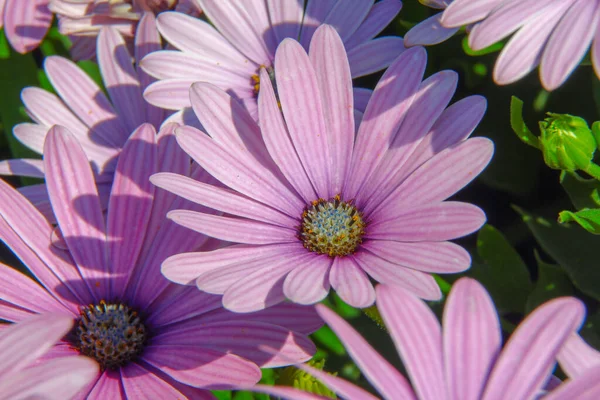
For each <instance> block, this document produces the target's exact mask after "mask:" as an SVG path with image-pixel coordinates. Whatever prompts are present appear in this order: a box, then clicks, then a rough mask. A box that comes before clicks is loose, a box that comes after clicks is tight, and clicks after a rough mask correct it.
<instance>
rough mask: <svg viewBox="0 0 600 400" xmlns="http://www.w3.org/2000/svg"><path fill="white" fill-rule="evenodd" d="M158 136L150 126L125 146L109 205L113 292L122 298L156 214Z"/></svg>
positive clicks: (143, 126) (145, 126) (130, 139)
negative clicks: (154, 182)
mask: <svg viewBox="0 0 600 400" xmlns="http://www.w3.org/2000/svg"><path fill="white" fill-rule="evenodd" d="M155 136H156V132H155V131H154V127H153V126H152V125H150V124H143V125H141V126H140V127H139V128H138V129H136V130H135V131H134V132H133V133H132V135H131V137H130V138H129V140H127V142H126V143H125V146H124V147H123V151H122V152H121V155H120V156H119V162H118V164H117V169H116V171H115V178H114V182H113V185H112V191H111V194H110V201H109V204H108V216H107V240H108V257H109V260H110V265H111V267H110V271H111V275H112V276H113V277H114V279H113V280H112V282H111V285H112V286H111V290H110V293H112V295H113V296H117V297H119V298H120V297H122V295H123V291H124V290H125V287H126V286H127V283H128V282H129V279H130V277H131V274H132V272H133V270H134V268H135V266H136V262H137V261H138V256H139V254H140V250H141V249H142V245H143V244H144V239H145V237H146V235H145V232H146V227H147V225H148V220H149V218H150V214H151V212H152V204H153V203H152V200H153V196H154V186H152V184H151V183H150V181H149V178H150V176H151V175H152V174H153V173H155V172H156V170H157V154H156V153H157V149H156V143H155ZM140 165H143V168H140Z"/></svg>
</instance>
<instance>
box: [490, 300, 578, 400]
mask: <svg viewBox="0 0 600 400" xmlns="http://www.w3.org/2000/svg"><path fill="white" fill-rule="evenodd" d="M584 317H585V307H584V306H583V303H581V302H580V301H579V300H577V299H575V298H569V297H563V298H558V299H554V300H551V301H549V302H546V303H544V304H543V305H542V306H540V307H538V308H537V309H535V310H534V311H533V312H532V313H531V314H530V315H529V316H528V317H527V318H525V320H524V321H523V322H522V323H521V324H520V325H519V326H518V327H517V330H515V332H514V333H513V334H512V336H511V337H510V339H509V341H508V342H507V343H506V345H505V346H504V349H503V351H502V354H501V355H500V357H499V358H498V360H497V361H496V365H495V366H494V370H493V371H492V372H491V375H490V377H489V378H488V384H487V387H486V389H485V394H484V396H483V399H484V400H494V399H524V398H531V397H533V396H534V395H535V394H536V393H537V392H538V391H539V390H540V389H541V387H542V385H543V384H544V383H545V382H546V380H547V379H548V377H549V375H550V373H551V372H552V370H553V368H554V366H555V362H556V361H555V359H556V355H557V353H558V352H559V350H560V348H561V347H562V345H563V344H564V343H565V341H566V340H567V339H568V337H569V335H570V334H571V333H573V332H574V331H576V330H577V329H579V328H580V327H581V324H582V322H583V319H584Z"/></svg>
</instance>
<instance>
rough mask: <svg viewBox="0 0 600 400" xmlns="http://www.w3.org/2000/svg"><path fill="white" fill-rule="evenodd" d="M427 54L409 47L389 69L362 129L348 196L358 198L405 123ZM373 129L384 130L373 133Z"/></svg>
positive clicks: (376, 91) (359, 131) (347, 183)
mask: <svg viewBox="0 0 600 400" xmlns="http://www.w3.org/2000/svg"><path fill="white" fill-rule="evenodd" d="M426 61H427V53H426V52H425V50H424V49H423V48H420V47H419V48H414V49H409V50H407V51H406V52H404V53H403V54H402V55H400V57H398V59H397V60H396V61H395V62H394V63H393V64H392V65H391V66H390V67H389V68H388V69H387V70H386V71H385V73H384V74H383V76H382V77H381V79H380V80H379V82H378V83H377V86H376V88H375V91H374V92H373V95H372V96H371V99H370V100H369V104H368V105H367V109H366V110H365V114H364V116H363V119H362V123H361V124H360V126H359V128H358V133H357V138H356V144H355V146H354V153H353V155H352V164H351V167H350V172H349V173H348V181H347V182H346V186H345V188H344V191H343V192H344V195H345V196H346V197H348V198H356V195H357V193H358V192H359V190H360V188H361V186H362V185H363V184H364V183H365V181H367V179H368V178H369V177H370V176H371V174H372V173H373V171H374V170H375V168H376V167H377V165H378V164H379V162H380V161H381V159H382V158H383V153H384V152H385V150H387V147H388V146H389V142H390V141H391V140H392V138H393V135H394V134H395V133H396V131H397V129H398V127H399V126H400V124H401V123H402V120H403V119H404V117H405V115H406V112H407V111H408V109H409V107H410V104H411V102H412V98H413V96H414V94H415V92H416V91H417V88H418V87H419V85H420V83H421V78H422V77H423V73H424V71H425V64H426ZM373 132H380V134H379V135H373V134H372V133H373Z"/></svg>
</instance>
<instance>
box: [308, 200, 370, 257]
mask: <svg viewBox="0 0 600 400" xmlns="http://www.w3.org/2000/svg"><path fill="white" fill-rule="evenodd" d="M365 226H366V224H365V222H364V220H363V218H362V213H361V212H360V211H358V209H357V208H356V207H355V206H354V205H353V204H352V202H351V201H342V200H341V197H340V196H339V195H337V196H335V197H334V198H333V199H332V200H329V201H328V200H323V199H319V200H316V201H313V202H312V204H311V205H310V206H309V207H307V208H306V209H305V210H304V212H303V213H302V226H301V227H300V239H301V240H302V242H303V243H304V247H306V248H307V249H308V250H310V251H312V252H315V253H319V254H327V255H328V256H330V257H339V256H347V255H349V254H353V253H354V252H355V251H356V249H357V247H358V246H359V245H360V244H361V243H362V238H363V236H364V233H365Z"/></svg>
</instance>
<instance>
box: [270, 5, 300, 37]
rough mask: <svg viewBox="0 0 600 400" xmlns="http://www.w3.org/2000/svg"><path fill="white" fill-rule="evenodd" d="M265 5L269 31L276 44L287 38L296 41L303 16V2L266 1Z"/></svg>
mask: <svg viewBox="0 0 600 400" xmlns="http://www.w3.org/2000/svg"><path fill="white" fill-rule="evenodd" d="M266 3H267V7H268V13H269V20H270V23H271V29H272V30H273V34H274V35H275V39H276V40H277V43H281V42H282V41H283V39H285V38H288V37H289V38H292V39H294V40H296V39H298V36H299V35H300V27H301V26H302V17H303V16H304V0H298V1H281V0H267V1H266Z"/></svg>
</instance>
